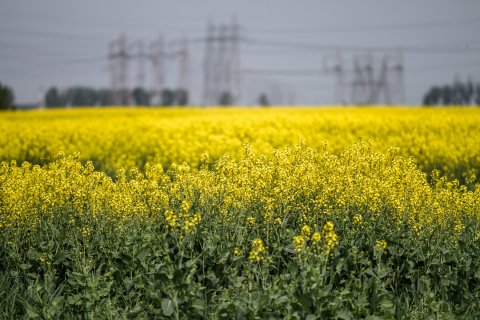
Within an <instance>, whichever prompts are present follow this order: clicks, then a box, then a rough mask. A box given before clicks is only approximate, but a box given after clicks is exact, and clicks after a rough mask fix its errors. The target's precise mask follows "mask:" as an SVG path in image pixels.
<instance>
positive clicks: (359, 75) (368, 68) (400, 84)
mask: <svg viewBox="0 0 480 320" xmlns="http://www.w3.org/2000/svg"><path fill="white" fill-rule="evenodd" d="M352 61H353V69H352V73H353V74H352V81H351V92H350V103H353V104H360V105H372V104H373V105H376V104H381V103H384V104H399V103H403V102H404V95H405V94H404V92H405V89H404V81H403V58H402V54H401V51H399V52H394V53H392V52H376V53H374V52H367V53H363V54H357V55H354V56H353V58H352Z"/></svg>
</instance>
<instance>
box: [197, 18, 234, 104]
mask: <svg viewBox="0 0 480 320" xmlns="http://www.w3.org/2000/svg"><path fill="white" fill-rule="evenodd" d="M239 42H240V26H239V25H238V24H237V23H236V22H235V20H234V19H233V20H232V22H231V24H229V25H228V24H222V25H220V26H215V25H213V24H212V23H211V22H209V23H208V25H207V36H206V44H205V56H204V84H203V86H204V88H203V103H204V104H207V105H208V104H218V103H219V100H220V98H221V97H222V95H224V94H229V95H230V97H231V99H232V102H233V101H237V102H238V101H239V100H240V81H241V79H240V52H239V50H240V46H239Z"/></svg>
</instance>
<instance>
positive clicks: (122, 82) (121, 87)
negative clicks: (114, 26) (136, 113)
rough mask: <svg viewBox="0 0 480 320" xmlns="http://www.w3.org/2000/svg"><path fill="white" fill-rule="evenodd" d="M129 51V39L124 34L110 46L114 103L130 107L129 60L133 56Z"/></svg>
mask: <svg viewBox="0 0 480 320" xmlns="http://www.w3.org/2000/svg"><path fill="white" fill-rule="evenodd" d="M128 49H129V48H128V44H127V38H126V36H125V35H124V34H122V35H121V36H120V37H119V38H118V39H117V40H114V41H112V42H111V43H110V45H109V52H108V60H109V62H110V71H111V86H112V93H113V102H114V103H115V104H118V105H129V104H130V101H131V99H130V93H129V88H128V60H129V59H130V58H131V55H130V54H129V52H128Z"/></svg>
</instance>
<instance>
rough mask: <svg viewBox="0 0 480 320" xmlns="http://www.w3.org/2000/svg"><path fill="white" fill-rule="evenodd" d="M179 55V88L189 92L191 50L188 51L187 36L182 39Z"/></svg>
mask: <svg viewBox="0 0 480 320" xmlns="http://www.w3.org/2000/svg"><path fill="white" fill-rule="evenodd" d="M178 55H179V57H180V58H179V65H178V83H177V87H178V89H183V90H186V91H187V92H188V87H189V84H190V83H189V82H190V81H189V80H190V79H189V74H190V69H189V52H188V41H187V38H186V37H185V36H183V38H182V39H181V41H180V49H179V50H178Z"/></svg>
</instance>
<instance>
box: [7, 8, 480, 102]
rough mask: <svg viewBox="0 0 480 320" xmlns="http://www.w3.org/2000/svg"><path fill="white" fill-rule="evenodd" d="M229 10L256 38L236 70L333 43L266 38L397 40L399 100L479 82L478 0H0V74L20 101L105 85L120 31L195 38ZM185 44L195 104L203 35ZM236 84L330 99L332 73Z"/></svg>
mask: <svg viewBox="0 0 480 320" xmlns="http://www.w3.org/2000/svg"><path fill="white" fill-rule="evenodd" d="M233 15H235V16H236V19H237V21H238V23H239V24H240V25H241V26H242V28H243V29H242V33H243V35H244V36H245V37H248V38H251V39H258V40H261V41H260V42H262V41H263V44H260V43H259V44H247V43H245V44H243V43H242V45H241V64H242V68H244V69H255V70H257V69H262V70H318V69H321V68H322V66H323V65H324V61H325V59H327V58H326V57H327V56H328V55H331V52H332V50H310V49H308V48H305V47H303V48H302V47H300V48H295V47H294V46H283V47H282V46H276V45H268V43H267V44H266V42H267V41H269V42H270V43H273V44H278V43H287V44H289V43H301V44H312V45H313V44H314V45H321V46H326V47H328V48H329V47H332V48H334V47H339V48H347V49H348V48H349V47H355V46H362V47H402V48H404V65H405V85H406V94H407V95H406V103H410V104H419V103H420V102H421V97H422V95H423V93H424V92H425V91H426V90H427V89H428V88H429V87H430V86H431V85H432V84H445V83H450V82H452V81H453V80H454V77H455V76H456V75H458V76H459V77H460V78H461V79H467V77H470V76H471V77H472V78H473V79H474V80H475V81H480V32H479V31H480V1H478V0H470V1H467V0H463V1H459V0H457V1H454V0H451V1H447V0H428V1H427V0H423V1H421V0H415V1H413V0H408V1H407V0H402V1H385V0H383V1H381V0H378V1H373V0H370V1H358V0H352V1H343V0H339V1H321V0H289V1H287V0H276V1H274V0H271V1H268V0H254V1H253V0H242V1H228V0H191V1H186V0H177V1H173V0H172V1H163V0H157V1H155V0H148V1H147V0H142V1H121V0H108V1H107V0H103V1H102V0H96V1H92V0H83V1H65V0H42V1H38V0H11V1H7V0H0V82H2V83H5V84H7V85H10V86H11V87H12V88H13V89H14V91H15V95H16V100H17V102H20V103H24V102H35V101H38V100H39V99H40V96H41V94H42V90H45V89H47V88H48V87H50V86H52V85H55V86H58V87H60V88H62V87H67V86H70V85H75V84H80V85H88V86H93V87H108V86H109V85H110V77H109V69H108V63H107V58H106V56H107V45H108V43H109V42H110V41H112V40H114V39H116V38H117V37H118V36H119V34H120V33H122V32H124V33H125V34H126V36H127V37H128V39H129V40H131V41H136V40H143V41H145V42H146V43H148V42H150V41H153V40H155V39H156V38H157V37H158V36H159V34H163V35H164V37H165V39H166V40H167V41H170V40H177V39H179V38H180V37H182V35H186V36H187V37H188V38H200V37H204V36H205V30H206V24H207V21H208V19H209V18H211V19H212V21H213V22H216V23H222V22H229V21H230V19H231V17H232V16H233ZM424 48H426V49H425V50H423V49H424ZM436 48H438V50H437V49H436ZM189 49H190V53H191V57H192V59H191V80H190V84H191V90H192V94H193V102H194V103H200V102H201V101H200V92H201V89H202V88H201V77H202V61H203V54H204V44H202V43H198V44H192V45H190V47H189ZM349 54H350V55H351V52H349V51H348V50H347V51H346V52H345V55H346V56H348V55H349ZM133 67H134V66H133V65H132V69H131V72H132V73H131V76H130V83H131V85H132V86H133V85H135V69H134V68H133ZM168 71H170V72H169V73H167V84H170V85H171V86H174V84H175V81H177V80H176V78H177V72H176V69H175V65H173V64H172V65H170V66H168ZM147 83H148V78H147ZM242 87H243V90H244V93H243V94H244V102H246V103H253V102H254V101H255V99H254V98H253V97H247V94H248V93H252V91H251V90H253V89H256V90H266V91H275V90H277V91H278V90H280V91H282V92H283V93H285V92H287V93H288V94H289V95H290V96H294V97H295V102H296V103H304V104H312V103H314V104H330V103H335V102H336V101H335V96H334V89H335V78H334V76H333V75H326V74H325V75H320V76H312V75H305V74H302V75H284V76H272V75H269V76H267V75H265V76H260V75H257V76H255V77H254V76H252V75H245V76H244V77H243V78H242ZM252 88H253V89H252ZM252 94H253V93H252Z"/></svg>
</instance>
